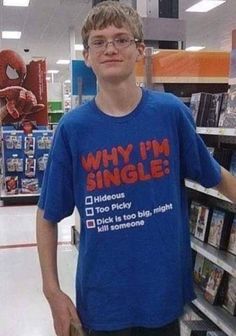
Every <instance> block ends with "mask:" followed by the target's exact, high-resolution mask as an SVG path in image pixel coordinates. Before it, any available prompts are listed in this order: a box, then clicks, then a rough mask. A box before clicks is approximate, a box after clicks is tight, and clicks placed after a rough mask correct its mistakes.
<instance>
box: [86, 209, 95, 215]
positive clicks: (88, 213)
mask: <svg viewBox="0 0 236 336" xmlns="http://www.w3.org/2000/svg"><path fill="white" fill-rule="evenodd" d="M85 212H86V216H93V215H94V210H93V208H85Z"/></svg>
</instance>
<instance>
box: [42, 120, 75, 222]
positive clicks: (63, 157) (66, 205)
mask: <svg viewBox="0 0 236 336" xmlns="http://www.w3.org/2000/svg"><path fill="white" fill-rule="evenodd" d="M38 206H39V208H41V209H43V210H44V218H45V219H47V220H50V221H52V222H55V223H56V222H59V221H60V220H62V219H63V218H65V217H67V216H70V215H71V214H72V212H73V210H74V188H73V168H72V155H71V151H70V146H69V142H68V140H67V136H66V132H65V130H64V127H63V124H60V125H58V128H57V130H56V133H55V136H54V139H53V144H52V148H51V150H50V154H49V159H48V163H47V167H46V171H45V174H44V178H43V183H42V189H41V194H40V198H39V202H38Z"/></svg>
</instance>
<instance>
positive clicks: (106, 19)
mask: <svg viewBox="0 0 236 336" xmlns="http://www.w3.org/2000/svg"><path fill="white" fill-rule="evenodd" d="M111 25H114V26H115V27H117V28H122V27H124V26H126V27H127V28H129V29H130V31H131V33H132V34H133V36H134V38H136V39H138V40H140V41H143V26H142V21H141V18H140V16H139V14H138V13H137V11H136V10H135V9H133V8H132V7H130V6H127V5H124V4H120V3H119V2H117V1H112V0H109V1H103V2H100V3H99V4H98V5H96V6H95V7H93V8H92V9H91V11H90V12H89V13H88V15H87V17H86V19H85V21H84V24H83V27H82V30H81V36H82V40H83V45H84V47H85V48H87V46H88V39H89V34H90V32H91V30H96V29H104V28H106V27H107V26H111Z"/></svg>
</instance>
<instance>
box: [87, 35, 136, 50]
mask: <svg viewBox="0 0 236 336" xmlns="http://www.w3.org/2000/svg"><path fill="white" fill-rule="evenodd" d="M133 42H134V43H138V42H141V40H139V39H136V38H135V39H131V38H129V37H117V38H114V39H113V40H111V41H107V40H105V39H102V38H101V39H100V38H99V39H96V40H94V41H92V42H91V43H90V44H89V45H88V46H87V48H90V49H91V50H95V51H104V50H106V48H107V47H108V45H109V44H112V45H113V46H114V47H115V48H116V49H117V50H120V49H124V48H128V47H129V46H130V45H131V44H132V43H133Z"/></svg>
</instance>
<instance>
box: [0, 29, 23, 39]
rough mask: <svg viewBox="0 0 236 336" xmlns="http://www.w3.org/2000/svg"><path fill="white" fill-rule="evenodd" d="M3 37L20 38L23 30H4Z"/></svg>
mask: <svg viewBox="0 0 236 336" xmlns="http://www.w3.org/2000/svg"><path fill="white" fill-rule="evenodd" d="M2 38H3V39H20V38H21V32H20V31H6V30H5V31H2Z"/></svg>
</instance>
